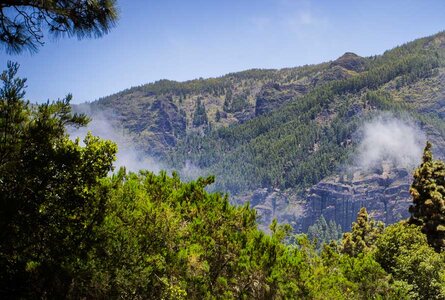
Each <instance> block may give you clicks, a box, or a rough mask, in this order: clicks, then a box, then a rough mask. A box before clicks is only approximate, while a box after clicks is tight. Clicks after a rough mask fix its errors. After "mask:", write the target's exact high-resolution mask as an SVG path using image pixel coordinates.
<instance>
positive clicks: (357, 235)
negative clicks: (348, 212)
mask: <svg viewBox="0 0 445 300" xmlns="http://www.w3.org/2000/svg"><path fill="white" fill-rule="evenodd" d="M383 227H384V226H383V223H382V222H376V221H374V220H372V219H370V218H369V215H368V212H367V211H366V208H365V207H362V208H361V209H360V211H359V213H358V215H357V220H356V222H354V223H352V230H351V232H347V233H345V234H344V235H343V242H342V244H343V245H342V252H343V253H346V254H349V255H350V256H357V255H358V254H359V253H366V252H369V250H371V249H372V248H373V247H374V243H375V241H376V240H377V237H378V236H379V235H380V234H381V233H382V231H383Z"/></svg>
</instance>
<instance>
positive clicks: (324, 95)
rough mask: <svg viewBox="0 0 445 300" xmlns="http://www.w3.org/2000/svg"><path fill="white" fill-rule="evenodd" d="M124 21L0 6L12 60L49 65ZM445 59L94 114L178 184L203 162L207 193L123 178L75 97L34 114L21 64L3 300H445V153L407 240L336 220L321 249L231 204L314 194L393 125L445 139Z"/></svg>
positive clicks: (326, 72)
mask: <svg viewBox="0 0 445 300" xmlns="http://www.w3.org/2000/svg"><path fill="white" fill-rule="evenodd" d="M118 11H119V9H118V7H117V6H116V2H115V1H114V0H88V1H87V0H79V1H67V0H57V1H56V0H48V1H30V0H24V1H19V2H17V1H0V46H1V47H2V50H5V52H6V53H8V54H21V53H23V51H29V52H31V53H36V52H37V51H38V49H39V48H40V47H41V46H43V45H44V44H45V42H46V41H47V40H46V39H45V36H46V35H47V34H49V35H50V36H52V37H58V36H64V35H65V36H68V37H77V38H78V39H82V38H85V37H87V38H90V37H102V36H103V35H105V34H107V33H108V32H109V31H110V30H111V28H113V27H114V25H115V24H116V21H117V18H118V14H119V12H118ZM144 17H145V16H144ZM306 21H308V20H306ZM138 38H139V36H138ZM444 49H445V33H444V32H441V33H438V34H436V35H434V36H431V37H427V38H423V39H418V40H416V41H414V42H411V43H407V44H404V45H402V46H398V47H396V48H394V49H392V50H389V51H387V52H385V53H383V54H382V55H379V56H371V57H366V58H363V57H359V56H358V55H355V54H353V53H345V54H344V55H343V56H341V57H340V58H339V59H337V60H335V61H332V62H328V63H322V64H319V65H307V66H303V67H296V68H286V69H280V70H274V69H264V70H263V69H251V70H247V71H242V72H237V73H229V74H227V75H225V76H222V77H218V78H209V79H203V78H199V79H195V80H189V81H185V82H177V81H172V80H159V81H156V82H154V83H149V84H144V85H140V86H136V87H133V88H130V89H126V90H123V91H122V92H118V93H116V94H113V95H111V96H107V97H103V98H100V99H98V100H97V101H95V102H93V103H91V108H94V109H99V110H100V109H103V108H107V107H108V108H110V107H112V108H114V109H115V110H116V111H120V112H121V115H119V116H118V117H119V118H121V119H119V120H118V121H121V122H123V123H125V124H126V125H125V126H126V128H125V129H126V130H128V131H130V132H131V134H133V135H134V136H133V137H135V136H136V137H139V138H140V145H142V146H146V147H147V148H149V149H150V151H157V154H159V156H160V157H162V158H163V159H165V161H166V162H167V163H169V166H171V167H172V168H177V169H180V167H181V166H182V164H184V163H185V162H186V161H187V160H191V161H192V162H193V163H195V164H197V166H198V167H199V168H203V169H205V170H206V171H209V172H210V173H211V174H214V175H210V176H201V177H199V178H195V179H193V180H187V179H184V178H183V177H181V175H180V174H179V172H178V171H172V172H167V171H160V172H159V173H154V172H151V171H149V170H139V171H138V172H131V171H129V170H127V169H126V168H125V166H124V167H120V168H116V167H115V162H116V159H117V155H118V153H119V149H118V146H117V143H116V142H115V141H112V140H107V139H103V138H101V137H100V136H95V135H93V134H92V133H91V132H88V133H87V134H86V135H85V136H82V138H79V137H74V136H70V134H69V132H70V130H71V129H73V128H80V127H85V126H87V125H88V124H89V123H90V122H91V121H92V119H91V118H90V117H89V116H87V115H86V114H83V113H81V112H79V111H78V110H76V108H75V107H74V106H73V105H72V103H71V101H72V99H73V97H72V95H71V94H68V95H67V96H66V97H64V98H62V99H59V100H56V101H49V100H48V101H47V102H44V103H31V102H30V101H28V100H27V95H26V89H27V80H26V79H25V78H21V77H20V76H19V75H18V72H19V69H20V65H19V64H18V63H16V62H12V61H8V63H7V65H6V70H4V71H3V72H2V73H1V74H0V81H1V82H0V298H1V299H391V300H392V299H425V300H427V299H445V200H444V199H445V162H444V161H442V160H440V159H434V157H433V145H432V143H431V142H426V145H425V148H424V151H423V155H422V157H421V158H420V157H419V159H421V160H419V161H421V163H420V164H419V165H418V166H417V167H416V169H415V170H414V171H413V176H412V182H411V184H410V188H409V195H410V197H411V205H410V206H409V217H408V218H406V219H402V220H400V221H398V222H396V223H394V224H384V223H382V222H381V221H377V220H375V219H374V218H373V216H372V214H370V213H368V211H367V209H366V208H365V207H364V206H362V207H361V208H360V210H359V211H358V213H357V216H356V219H355V221H354V222H353V223H352V226H351V230H350V231H348V232H343V230H342V228H341V227H340V226H339V225H338V224H336V223H335V222H334V221H333V220H327V219H326V218H325V217H324V216H323V214H322V215H321V216H320V217H319V218H318V219H317V220H316V221H315V222H314V223H313V224H312V225H311V226H309V228H308V230H307V233H301V232H296V230H295V228H293V227H292V226H291V225H290V224H286V223H280V222H278V220H277V219H276V218H275V219H273V220H272V222H270V224H268V229H266V230H260V228H259V222H260V218H259V213H258V211H257V210H255V209H253V208H252V207H251V204H250V202H249V201H247V202H246V203H244V204H242V205H235V204H233V203H231V201H230V200H231V199H230V197H231V194H230V193H232V194H237V193H242V192H245V191H248V190H251V189H255V188H259V187H267V188H272V189H293V190H295V191H297V192H300V191H302V190H304V189H305V188H307V187H310V186H311V185H313V184H315V183H317V182H319V181H320V180H322V179H323V178H325V177H326V176H329V175H330V174H332V173H333V172H334V171H335V170H336V168H338V166H339V164H341V163H342V162H344V161H345V160H347V159H348V157H350V154H351V153H352V152H353V151H355V148H354V147H355V146H356V140H354V139H353V135H354V133H355V132H356V130H357V128H358V127H359V126H360V124H362V122H363V120H366V119H367V118H370V117H372V115H373V114H375V113H377V112H378V111H386V112H391V113H393V114H395V115H397V114H406V115H408V116H409V117H411V118H413V119H414V120H416V121H417V122H419V123H421V124H422V125H423V126H425V127H428V126H429V129H430V130H431V131H432V132H434V133H435V134H436V137H437V136H439V137H444V136H445V123H444V121H443V114H442V115H441V113H443V112H441V111H439V109H441V107H439V109H436V108H435V106H434V105H435V103H434V102H435V101H436V100H437V94H440V91H441V90H440V85H441V83H442V81H441V80H442V79H443V74H444V72H445V51H444ZM429 88H430V89H429ZM431 90H432V92H431V95H430V96H431V97H429V98H427V99H423V97H424V95H425V94H424V93H426V92H425V91H427V92H430V91H431ZM421 98H422V101H424V102H422V101H419V99H421ZM432 103H433V104H432ZM140 114H145V115H143V117H141V115H140ZM146 119H150V120H151V119H153V120H154V121H153V123H152V124H148V125H147V124H146V123H143V122H145V121H146ZM159 133H162V134H159ZM147 137H149V138H151V139H147ZM166 137H168V138H166ZM156 139H159V140H156ZM160 141H161V142H160ZM150 143H153V144H150ZM148 146H150V147H148ZM151 146H155V147H153V148H152V147H151ZM152 149H154V150H152ZM148 152H149V150H147V153H145V154H149V153H148Z"/></svg>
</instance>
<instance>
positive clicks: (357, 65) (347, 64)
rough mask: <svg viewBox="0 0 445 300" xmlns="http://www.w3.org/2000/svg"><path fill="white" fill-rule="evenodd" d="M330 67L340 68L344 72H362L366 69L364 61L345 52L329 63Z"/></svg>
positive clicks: (353, 54)
mask: <svg viewBox="0 0 445 300" xmlns="http://www.w3.org/2000/svg"><path fill="white" fill-rule="evenodd" d="M331 66H332V67H333V66H340V67H343V68H345V69H346V70H350V71H355V72H363V71H364V70H365V68H366V59H365V58H363V57H361V56H358V55H357V54H355V53H352V52H346V53H345V54H343V55H342V56H340V57H339V58H337V59H336V60H334V61H333V62H332V63H331Z"/></svg>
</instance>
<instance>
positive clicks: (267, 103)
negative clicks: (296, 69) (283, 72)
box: [255, 83, 308, 116]
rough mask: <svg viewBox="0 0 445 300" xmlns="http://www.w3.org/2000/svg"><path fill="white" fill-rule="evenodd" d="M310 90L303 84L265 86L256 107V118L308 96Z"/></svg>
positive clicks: (257, 99)
mask: <svg viewBox="0 0 445 300" xmlns="http://www.w3.org/2000/svg"><path fill="white" fill-rule="evenodd" d="M307 91H308V88H307V87H306V86H305V85H302V84H289V85H279V84H278V83H268V84H265V85H264V86H263V87H262V88H261V91H260V92H259V93H258V95H257V98H256V105H255V116H259V115H263V114H265V113H269V112H271V111H273V110H274V109H276V108H279V107H281V106H282V105H283V104H286V103H288V102H290V101H292V99H295V98H296V97H299V96H302V95H304V94H306V93H307Z"/></svg>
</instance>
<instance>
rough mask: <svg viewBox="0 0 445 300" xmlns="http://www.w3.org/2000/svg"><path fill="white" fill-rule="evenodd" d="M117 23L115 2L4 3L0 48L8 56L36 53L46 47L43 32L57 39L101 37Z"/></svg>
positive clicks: (1, 3)
mask: <svg viewBox="0 0 445 300" xmlns="http://www.w3.org/2000/svg"><path fill="white" fill-rule="evenodd" d="M116 19H117V7H116V3H115V0H75V1H73V0H45V1H35V0H20V1H16V0H14V1H13V0H2V1H0V46H4V47H5V49H6V51H7V52H9V53H20V52H22V51H23V50H24V49H28V50H30V51H32V52H35V51H37V48H38V47H39V46H41V45H43V43H44V42H43V40H44V35H43V30H44V29H48V32H49V33H50V34H52V35H53V36H56V37H58V36H60V35H68V36H70V37H71V36H76V37H77V38H79V39H80V38H84V37H100V36H102V35H104V34H106V33H108V31H109V30H110V29H111V28H112V27H113V26H114V24H115V22H116Z"/></svg>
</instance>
